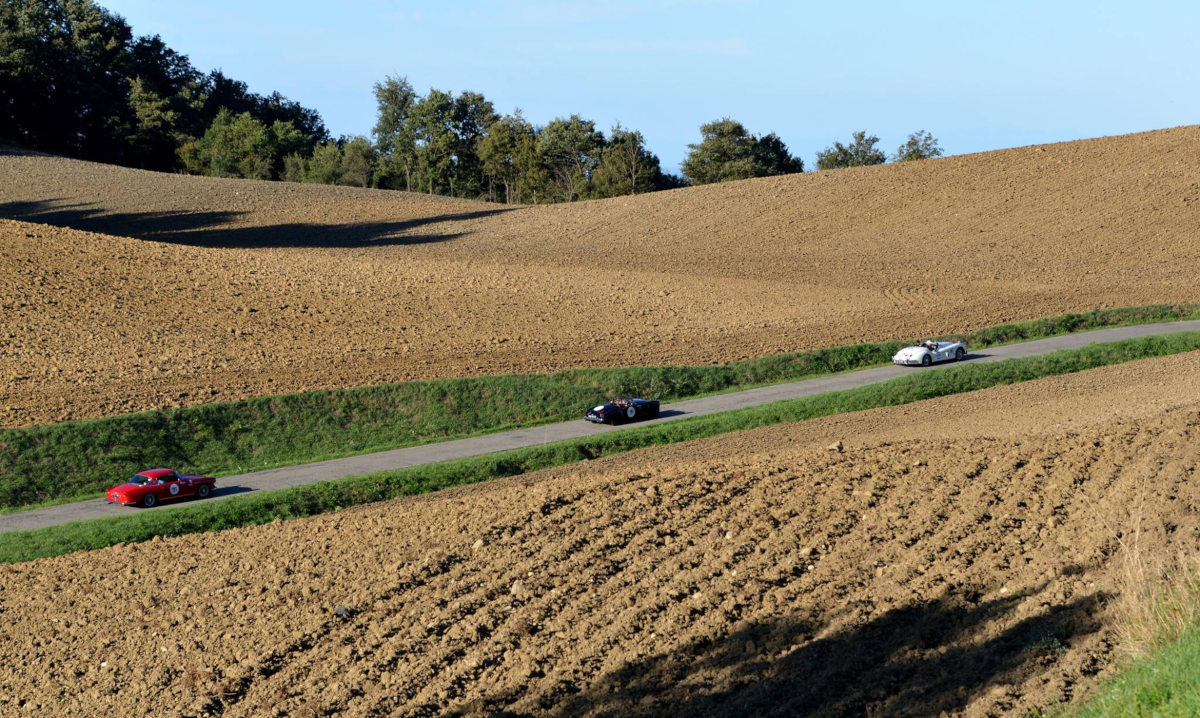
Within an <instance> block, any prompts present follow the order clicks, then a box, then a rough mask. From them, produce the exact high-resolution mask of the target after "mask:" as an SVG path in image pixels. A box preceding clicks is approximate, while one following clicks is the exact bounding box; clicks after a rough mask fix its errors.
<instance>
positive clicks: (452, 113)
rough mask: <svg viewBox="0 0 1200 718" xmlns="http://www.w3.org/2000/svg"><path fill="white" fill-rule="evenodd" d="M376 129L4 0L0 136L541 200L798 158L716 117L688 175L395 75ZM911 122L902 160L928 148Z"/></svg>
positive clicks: (66, 16) (158, 159)
mask: <svg viewBox="0 0 1200 718" xmlns="http://www.w3.org/2000/svg"><path fill="white" fill-rule="evenodd" d="M373 91H374V95H375V100H376V104H377V108H378V114H377V119H376V124H375V126H374V128H373V130H372V132H371V136H370V137H365V136H349V137H346V136H343V137H338V138H333V137H331V136H330V134H329V132H328V131H327V130H326V128H325V125H324V122H323V121H322V120H321V117H320V115H319V114H318V113H317V111H316V110H312V109H309V108H306V107H303V106H302V105H300V104H299V103H297V102H293V101H291V100H288V99H287V98H286V97H284V96H283V95H281V94H279V93H278V92H274V93H271V94H269V95H258V94H255V93H252V92H250V91H249V89H248V87H247V86H246V84H245V83H243V82H239V81H237V80H234V79H232V78H230V77H227V76H226V75H224V74H223V73H222V72H221V71H220V70H213V71H210V72H208V73H207V74H205V73H202V72H200V71H198V70H197V69H196V68H194V67H193V66H192V64H191V62H190V61H189V60H188V58H187V56H185V55H182V54H180V53H178V52H175V51H174V50H172V49H171V48H169V47H167V46H166V44H165V43H163V41H162V39H161V38H160V37H158V36H153V37H151V36H141V37H135V36H134V34H133V32H132V29H131V28H130V26H129V25H128V23H126V22H125V20H124V19H123V18H121V17H120V16H119V15H115V14H113V13H111V12H109V11H107V10H105V9H104V8H102V7H100V6H99V5H97V4H96V3H95V2H93V0H5V2H4V3H3V4H0V139H4V140H6V141H9V142H14V143H17V144H20V145H23V146H27V147H31V148H35V149H40V150H44V151H48V152H53V153H58V154H64V155H68V156H72V157H79V158H82V159H88V160H95V161H99V162H107V163H112V164H121V165H126V166H132V167H140V168H144V169H153V170H161V171H186V172H191V173H194V174H203V175H211V176H221V177H244V178H252V179H265V180H287V181H294V182H313V183H322V184H343V185H353V186H359V187H377V188H384V189H400V190H406V191H410V192H425V193H430V194H441V195H449V196H455V197H466V198H473V199H474V198H478V199H487V200H491V201H494V202H506V203H523V204H535V203H543V202H571V201H575V200H579V199H589V198H602V197H615V196H621V195H630V194H639V193H643V192H652V191H656V190H662V189H670V188H673V187H680V186H684V185H688V184H707V183H711V182H723V181H729V180H736V179H747V178H751V177H764V176H771V175H782V174H790V173H795V172H803V171H804V163H803V162H802V161H801V159H800V158H799V157H795V156H793V155H791V154H790V152H789V150H788V148H787V145H786V144H784V142H783V140H781V139H780V138H779V136H778V135H776V134H775V133H769V134H766V135H761V136H760V135H754V134H752V133H750V132H749V131H748V130H747V129H746V128H745V127H744V126H743V125H742V124H741V123H739V122H737V121H735V120H732V119H730V118H722V119H720V120H716V121H713V122H710V123H707V124H705V125H702V126H701V127H700V134H701V139H700V142H698V143H696V144H691V145H688V149H689V152H688V155H687V157H686V159H685V160H684V161H683V163H682V164H681V172H682V176H676V175H673V174H671V173H668V172H664V171H663V170H662V167H661V162H660V161H659V159H658V157H657V156H655V155H654V154H653V153H652V152H650V151H649V150H648V149H647V148H646V144H645V138H644V137H643V135H642V133H641V132H639V131H637V130H634V129H630V128H626V127H623V126H621V125H620V124H618V125H616V126H615V127H612V128H611V129H610V130H609V132H608V133H607V134H605V133H604V132H603V131H602V130H600V129H598V128H597V127H596V124H595V122H593V121H592V120H588V119H584V118H582V117H580V116H579V115H577V114H572V115H570V116H568V117H565V118H563V117H558V118H555V119H554V120H552V121H550V122H549V123H547V124H545V125H541V126H537V125H534V124H533V123H531V122H530V121H529V120H527V119H526V118H525V117H524V116H523V115H522V113H521V111H520V110H516V111H514V112H512V113H511V114H504V115H501V114H499V113H497V112H496V109H495V107H494V105H493V104H492V102H491V101H489V100H487V98H485V97H484V96H483V95H482V94H480V93H478V92H471V91H463V92H460V93H458V94H457V95H454V94H453V93H451V92H447V91H443V90H439V89H430V90H429V92H428V93H426V94H425V95H424V96H422V95H419V94H418V93H417V92H416V91H415V90H414V89H413V87H412V85H411V84H410V83H409V82H408V80H407V79H406V78H404V77H398V76H389V77H386V78H385V79H384V80H383V81H381V82H378V83H376V84H375V85H374V87H373ZM878 142H879V140H878V138H877V137H875V136H872V135H867V133H866V132H865V131H861V132H856V133H854V135H853V137H852V140H851V143H850V144H848V145H843V144H841V143H840V142H836V143H834V144H833V145H832V146H830V147H828V148H826V149H825V150H823V151H821V152H818V153H817V167H818V169H822V170H824V169H834V168H838V167H853V166H860V165H870V164H880V163H882V162H886V161H887V160H888V157H887V156H886V155H885V154H884V153H883V151H882V150H880V149H879V148H878V146H877V145H878ZM941 154H942V150H941V148H940V147H939V146H938V144H937V140H936V139H934V138H933V136H932V135H930V134H929V133H927V132H924V131H919V132H915V133H913V134H912V135H910V137H909V139H908V142H906V143H905V144H904V145H902V146H901V147H900V148H899V149H898V150H897V151H896V153H895V154H894V155H893V156H892V159H893V160H895V161H909V160H915V159H924V158H927V157H937V156H940V155H941Z"/></svg>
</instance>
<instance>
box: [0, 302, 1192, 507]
mask: <svg viewBox="0 0 1200 718" xmlns="http://www.w3.org/2000/svg"><path fill="white" fill-rule="evenodd" d="M1190 318H1200V305H1195V304H1189V305H1153V306H1147V307H1131V308H1123V309H1107V310H1094V311H1091V312H1087V313H1084V314H1068V315H1064V316H1061V317H1055V318H1052V319H1042V320H1038V321H1032V322H1022V323H1018V324H1005V325H1001V326H996V327H990V328H987V329H982V330H979V331H976V332H972V333H970V334H967V335H965V336H963V337H962V338H964V339H965V340H966V341H967V343H968V345H969V346H971V347H976V348H979V347H986V346H995V345H998V344H1004V343H1010V342H1014V341H1021V340H1027V339H1035V338H1041V337H1048V336H1054V335H1059V334H1066V333H1071V332H1078V331H1085V330H1088V329H1096V328H1100V327H1110V326H1119V325H1128V324H1141V323H1151V322H1162V321H1171V320H1179V319H1190ZM901 344H902V343H901V342H880V343H874V344H859V345H854V346H846V347H836V348H830V349H819V350H816V351H812V352H803V353H792V354H780V355H775V356H769V357H763V358H759V359H752V360H746V361H739V362H733V363H730V364H723V365H716V366H700V367H654V368H626V369H585V370H575V371H565V372H559V373H556V374H549V375H541V374H535V375H519V376H487V377H476V378H465V379H445V380H437V381H420V382H406V383H402V384H390V385H384V386H375V387H364V388H358V389H345V390H335V391H317V392H307V393H302V394H290V395H283V396H274V397H260V398H255V399H248V400H244V401H237V402H229V403H216V404H208V405H204V406H198V407H191V408H184V409H175V410H169V411H152V412H145V413H139V414H129V415H124V416H117V417H111V418H105V419H97V420H92V421H71V422H63V423H61V424H54V425H49V426H35V427H26V428H20V429H6V430H0V512H3V513H7V512H11V511H13V510H20V509H24V508H30V507H34V506H42V505H48V504H56V503H65V502H68V501H76V500H79V499H84V498H91V497H95V496H99V495H101V492H102V491H103V490H104V489H105V488H106V487H108V486H111V485H112V484H113V483H116V482H117V480H118V479H123V478H125V477H126V476H129V475H131V474H133V473H134V472H135V471H140V470H143V469H146V468H150V467H153V466H170V467H172V468H175V469H179V470H182V471H199V472H203V473H207V474H211V475H215V476H224V475H229V474H237V473H243V472H247V471H254V470H259V469H267V468H274V467H278V466H288V465H294V464H300V463H306V462H310V461H319V460H322V459H329V458H337V457H343V456H351V455H354V454H363V453H368V452H374V451H383V450H387V449H398V448H403V447H405V446H414V445H418V444H425V443H429V442H432V441H443V440H448V439H457V438H463V437H467V436H474V435H478V434H482V433H490V432H494V431H501V430H505V429H511V428H517V427H525V426H535V425H537V424H543V423H548V422H553V421H562V420H564V419H569V418H574V417H578V416H580V415H581V412H582V410H583V408H584V407H587V406H591V405H593V404H595V403H597V402H599V401H601V400H603V399H604V398H606V397H608V396H611V395H613V394H620V393H624V394H632V395H639V396H650V397H655V398H659V399H661V400H663V401H674V400H677V399H681V398H687V397H694V396H702V395H705V394H712V393H717V392H722V391H729V390H733V389H738V388H746V387H751V386H757V385H762V384H770V383H779V382H785V381H794V380H797V379H803V378H806V377H813V376H820V375H823V374H830V373H837V372H842V371H849V370H853V369H860V368H864V367H868V366H876V365H879V364H881V363H886V362H887V359H888V358H889V357H890V356H891V355H892V354H893V353H895V351H896V350H897V349H898V348H899V347H900V346H901Z"/></svg>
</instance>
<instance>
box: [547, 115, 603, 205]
mask: <svg viewBox="0 0 1200 718" xmlns="http://www.w3.org/2000/svg"><path fill="white" fill-rule="evenodd" d="M603 148H604V134H603V133H601V132H598V131H597V130H596V123H595V122H592V121H591V120H585V119H583V118H581V117H580V116H579V115H571V116H570V117H568V118H567V119H565V120H564V119H562V118H561V117H560V118H556V119H555V120H553V121H552V122H551V123H550V124H548V125H546V126H545V127H543V128H542V131H541V132H540V133H538V150H539V151H540V152H541V154H542V157H544V158H545V163H546V168H547V169H548V170H549V172H550V181H551V186H552V188H553V193H554V196H555V198H556V199H558V200H560V201H563V202H571V201H574V200H576V199H579V198H580V197H582V196H584V195H586V194H587V191H588V185H589V183H590V182H591V179H592V170H594V169H595V168H596V164H597V163H598V162H599V161H600V152H601V150H602V149H603Z"/></svg>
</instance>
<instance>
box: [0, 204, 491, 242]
mask: <svg viewBox="0 0 1200 718" xmlns="http://www.w3.org/2000/svg"><path fill="white" fill-rule="evenodd" d="M507 211H509V210H508V209H507V208H498V209H488V210H480V211H478V212H463V213H458V214H442V215H436V216H432V217H421V218H418V219H410V220H405V221H400V222H360V223H350V224H313V223H306V222H290V223H287V224H276V225H269V226H263V227H238V226H229V225H230V223H231V222H233V221H234V220H235V219H237V218H238V217H240V216H242V215H243V214H245V213H243V212H232V211H210V212H182V211H180V212H105V211H104V210H103V208H101V207H100V206H98V205H90V204H69V203H66V202H63V201H60V200H43V201H36V202H5V203H0V217H6V218H8V219H18V220H22V221H25V222H35V223H38V224H48V225H52V226H55V227H66V228H69V229H78V230H83V231H87V232H100V233H103V234H112V235H117V236H121V237H132V238H135V239H148V240H153V241H155V242H170V243H172V244H186V245H190V246H194V247H209V248H222V247H226V248H235V247H237V248H265V247H338V248H354V247H386V246H398V245H406V244H425V243H429V242H445V241H448V240H451V239H455V238H458V237H461V236H463V234H464V233H462V232H450V233H439V234H432V233H416V232H414V230H416V229H419V228H420V227H423V226H425V225H431V224H439V223H444V222H455V221H460V220H467V219H475V218H478V217H487V216H489V215H493V214H499V213H501V212H507Z"/></svg>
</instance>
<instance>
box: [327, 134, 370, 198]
mask: <svg viewBox="0 0 1200 718" xmlns="http://www.w3.org/2000/svg"><path fill="white" fill-rule="evenodd" d="M376 161H377V158H376V153H375V147H374V145H372V144H371V141H370V140H368V139H367V138H366V137H361V136H355V137H351V138H350V139H348V140H346V139H343V141H342V168H341V169H342V171H341V175H340V176H339V177H338V180H337V182H338V184H343V185H348V186H350V187H370V186H371V180H372V178H373V176H374V174H375V163H376Z"/></svg>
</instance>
